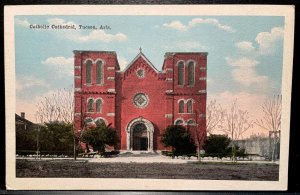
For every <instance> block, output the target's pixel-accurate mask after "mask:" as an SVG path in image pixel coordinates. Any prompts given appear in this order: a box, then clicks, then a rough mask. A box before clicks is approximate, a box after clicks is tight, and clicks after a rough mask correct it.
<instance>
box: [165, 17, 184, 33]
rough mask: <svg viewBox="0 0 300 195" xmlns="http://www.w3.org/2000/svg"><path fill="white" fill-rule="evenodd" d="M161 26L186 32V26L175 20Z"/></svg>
mask: <svg viewBox="0 0 300 195" xmlns="http://www.w3.org/2000/svg"><path fill="white" fill-rule="evenodd" d="M163 26H165V27H167V28H173V29H176V30H179V31H187V26H186V25H184V24H182V23H181V22H180V21H178V20H175V21H172V22H170V23H169V24H168V23H165V24H163Z"/></svg>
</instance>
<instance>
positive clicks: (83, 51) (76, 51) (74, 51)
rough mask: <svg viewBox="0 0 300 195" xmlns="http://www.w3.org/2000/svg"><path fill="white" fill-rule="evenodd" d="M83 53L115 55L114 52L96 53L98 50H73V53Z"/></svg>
mask: <svg viewBox="0 0 300 195" xmlns="http://www.w3.org/2000/svg"><path fill="white" fill-rule="evenodd" d="M85 52H94V53H110V54H114V55H117V52H116V51H98V50H73V53H74V54H76V53H85Z"/></svg>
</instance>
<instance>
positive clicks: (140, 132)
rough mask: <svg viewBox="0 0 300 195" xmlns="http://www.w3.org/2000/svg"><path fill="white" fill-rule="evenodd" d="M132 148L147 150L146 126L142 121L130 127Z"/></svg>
mask: <svg viewBox="0 0 300 195" xmlns="http://www.w3.org/2000/svg"><path fill="white" fill-rule="evenodd" d="M132 138H133V140H132V141H133V142H132V149H133V150H148V136H147V127H146V125H145V124H144V123H137V124H135V125H134V126H133V128H132Z"/></svg>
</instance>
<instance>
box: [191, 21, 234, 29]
mask: <svg viewBox="0 0 300 195" xmlns="http://www.w3.org/2000/svg"><path fill="white" fill-rule="evenodd" d="M198 24H209V25H213V26H216V27H218V28H219V29H221V30H224V31H227V32H235V30H234V29H233V28H232V27H230V26H228V25H224V24H221V23H220V22H219V21H218V20H217V19H214V18H207V19H203V18H194V19H192V20H191V21H190V22H189V23H188V27H194V26H197V25H198Z"/></svg>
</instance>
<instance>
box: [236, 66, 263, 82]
mask: <svg viewBox="0 0 300 195" xmlns="http://www.w3.org/2000/svg"><path fill="white" fill-rule="evenodd" d="M232 76H233V79H234V80H235V81H238V82H239V83H240V84H243V85H246V86H250V85H251V84H257V85H260V86H262V87H263V86H267V84H268V77H267V76H261V75H258V74H257V73H256V72H255V70H254V69H253V68H249V67H247V68H236V69H233V70H232Z"/></svg>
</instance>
